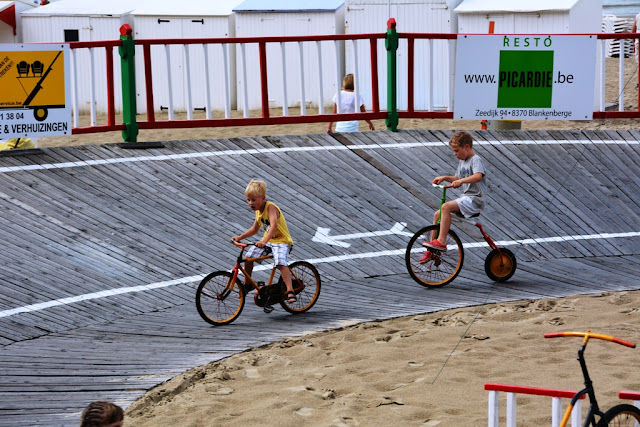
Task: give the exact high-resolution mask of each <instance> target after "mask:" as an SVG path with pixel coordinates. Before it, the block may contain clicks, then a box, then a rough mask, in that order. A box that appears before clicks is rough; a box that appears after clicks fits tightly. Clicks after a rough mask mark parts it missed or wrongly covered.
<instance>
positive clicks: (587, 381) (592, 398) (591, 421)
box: [544, 331, 636, 427]
mask: <svg viewBox="0 0 640 427" xmlns="http://www.w3.org/2000/svg"><path fill="white" fill-rule="evenodd" d="M544 337H545V338H556V337H584V338H583V340H582V346H580V349H579V350H578V362H579V363H580V369H581V370H582V376H583V377H584V386H585V387H584V388H583V389H582V390H580V391H579V392H577V393H576V394H575V395H574V396H573V398H572V399H571V402H570V403H569V406H568V407H567V410H566V411H565V413H564V416H563V417H562V421H561V422H560V427H565V426H566V425H567V423H568V422H569V418H570V417H571V412H572V411H573V408H574V406H575V404H576V402H577V401H578V399H580V397H581V396H583V395H585V394H586V395H587V396H588V398H589V410H588V411H587V416H586V418H585V421H584V424H583V426H584V427H588V426H589V425H591V426H592V427H596V425H597V424H596V415H597V416H598V417H599V418H600V419H602V418H603V417H604V412H602V411H601V410H600V407H599V406H598V401H597V399H596V394H595V390H594V388H593V381H591V377H590V376H589V371H588V370H587V363H586V361H585V358H584V352H585V350H586V348H587V343H588V342H589V338H597V339H601V340H605V341H611V342H615V343H617V344H622V345H624V346H627V347H631V348H635V346H636V345H635V344H634V343H632V342H630V341H625V340H622V339H620V338H616V337H612V336H610V335H603V334H596V333H592V332H591V331H587V332H557V333H548V334H544Z"/></svg>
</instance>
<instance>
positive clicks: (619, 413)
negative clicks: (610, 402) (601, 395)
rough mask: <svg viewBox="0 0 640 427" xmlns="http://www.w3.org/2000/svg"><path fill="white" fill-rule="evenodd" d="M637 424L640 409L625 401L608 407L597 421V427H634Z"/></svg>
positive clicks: (639, 421) (639, 423)
mask: <svg viewBox="0 0 640 427" xmlns="http://www.w3.org/2000/svg"><path fill="white" fill-rule="evenodd" d="M636 423H638V424H636ZM637 425H640V409H638V408H636V407H635V406H633V405H629V404H626V403H623V404H620V405H616V406H614V407H613V408H611V409H609V410H608V411H607V412H605V413H604V417H603V418H602V419H601V420H600V421H599V422H598V427H606V426H611V427H634V426H637Z"/></svg>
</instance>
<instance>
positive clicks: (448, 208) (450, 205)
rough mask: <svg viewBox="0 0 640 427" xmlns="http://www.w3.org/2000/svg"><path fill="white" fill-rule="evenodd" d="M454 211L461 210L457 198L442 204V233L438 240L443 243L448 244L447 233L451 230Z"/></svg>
mask: <svg viewBox="0 0 640 427" xmlns="http://www.w3.org/2000/svg"><path fill="white" fill-rule="evenodd" d="M453 212H460V207H459V206H458V202H456V201H455V200H451V201H448V202H447V203H445V204H443V205H442V218H440V235H439V236H438V241H439V242H440V243H442V244H443V245H444V244H446V241H447V233H448V232H449V228H451V214H452V213H453Z"/></svg>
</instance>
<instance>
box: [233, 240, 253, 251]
mask: <svg viewBox="0 0 640 427" xmlns="http://www.w3.org/2000/svg"><path fill="white" fill-rule="evenodd" d="M231 243H233V244H234V245H236V246H240V247H241V248H243V249H244V248H246V247H247V246H250V245H252V244H253V243H240V242H238V241H237V240H231Z"/></svg>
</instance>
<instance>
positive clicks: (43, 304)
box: [0, 232, 640, 318]
mask: <svg viewBox="0 0 640 427" xmlns="http://www.w3.org/2000/svg"><path fill="white" fill-rule="evenodd" d="M630 237H640V232H629V233H602V234H585V235H578V236H558V237H545V238H538V239H524V240H505V241H500V242H496V244H497V245H498V246H515V245H535V244H540V243H553V242H570V241H577V240H592V239H618V238H630ZM463 246H464V248H465V249H471V248H479V247H485V246H487V244H486V243H485V242H482V243H464V244H463ZM405 250H406V249H404V248H403V249H391V250H385V251H376V252H364V253H359V254H349V255H336V256H330V257H325V258H314V259H308V260H307V261H308V262H310V263H312V264H325V263H331V262H341V261H346V260H352V259H364V258H377V257H383V256H398V255H404V253H405ZM270 268H271V267H270V266H264V265H262V266H257V267H256V268H254V271H259V270H266V269H270ZM204 277H205V275H204V274H201V275H197V276H189V277H182V278H180V279H174V280H167V281H164V282H156V283H150V284H148V285H141V286H130V287H126V288H116V289H109V290H105V291H100V292H94V293H90V294H84V295H76V296H72V297H67V298H61V299H57V300H52V301H46V302H41V303H38V304H31V305H25V306H22V307H16V308H12V309H10V310H4V311H0V318H3V317H9V316H14V315H16V314H20V313H30V312H33V311H39V310H44V309H46V308H51V307H57V306H61V305H69V304H73V303H76V302H80V301H87V300H93V299H98V298H105V297H110V296H115V295H122V294H128V293H134V292H145V291H150V290H153V289H160V288H166V287H169V286H175V285H183V284H186V283H193V282H198V281H200V280H202V279H203V278H204Z"/></svg>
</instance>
